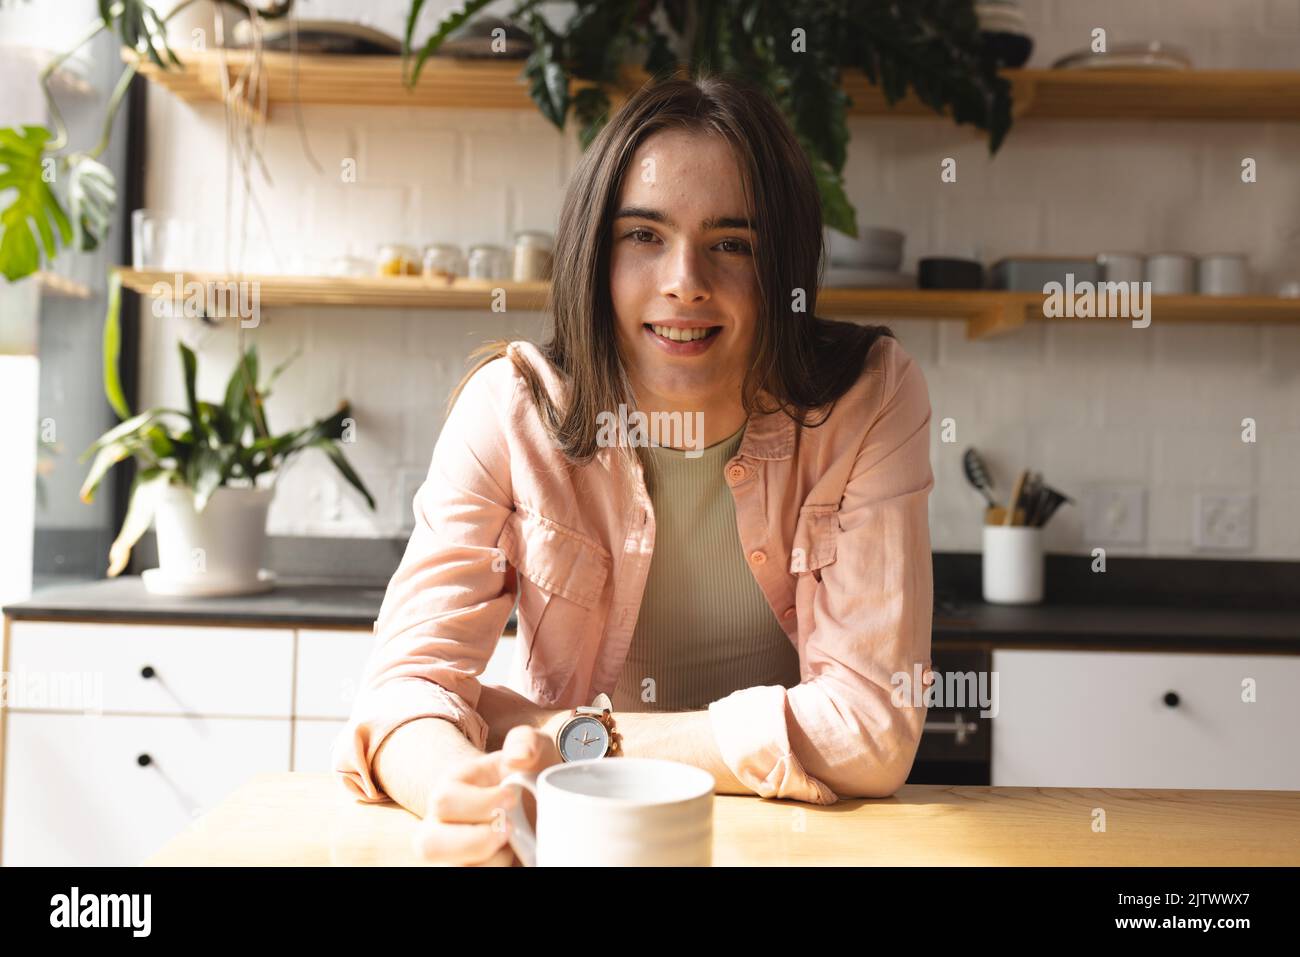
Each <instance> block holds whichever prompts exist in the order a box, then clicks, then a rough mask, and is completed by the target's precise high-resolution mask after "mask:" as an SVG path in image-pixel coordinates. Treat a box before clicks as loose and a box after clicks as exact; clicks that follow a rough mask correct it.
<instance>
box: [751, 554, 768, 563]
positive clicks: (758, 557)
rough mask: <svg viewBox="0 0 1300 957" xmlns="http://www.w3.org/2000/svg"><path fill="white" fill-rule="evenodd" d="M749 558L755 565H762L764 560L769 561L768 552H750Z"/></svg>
mask: <svg viewBox="0 0 1300 957" xmlns="http://www.w3.org/2000/svg"><path fill="white" fill-rule="evenodd" d="M749 560H750V561H751V562H753V563H754V564H755V565H761V564H763V562H765V561H767V554H766V553H765V552H759V551H754V552H750V553H749Z"/></svg>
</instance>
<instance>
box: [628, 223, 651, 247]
mask: <svg viewBox="0 0 1300 957" xmlns="http://www.w3.org/2000/svg"><path fill="white" fill-rule="evenodd" d="M642 236H647V237H649V238H648V239H641V238H640V237H642ZM626 238H628V239H631V240H632V242H633V243H635V244H636V245H637V246H644V245H646V244H648V243H651V242H654V240H655V234H654V233H652V232H650V230H648V229H643V228H640V227H638V228H636V229H633V230H632V231H630V232H629V233H628V234H627V237H626Z"/></svg>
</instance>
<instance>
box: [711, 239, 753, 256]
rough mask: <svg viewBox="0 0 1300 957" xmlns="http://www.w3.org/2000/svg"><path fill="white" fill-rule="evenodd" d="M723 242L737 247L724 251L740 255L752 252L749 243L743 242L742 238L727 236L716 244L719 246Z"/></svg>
mask: <svg viewBox="0 0 1300 957" xmlns="http://www.w3.org/2000/svg"><path fill="white" fill-rule="evenodd" d="M725 243H731V244H733V246H736V247H738V248H734V249H728V250H725V252H729V253H736V254H738V255H742V256H747V255H749V254H750V253H752V252H753V249H751V248H750V246H749V243H747V242H745V241H744V240H743V239H735V238H728V239H724V240H722V242H720V243H718V245H719V246H721V245H723V244H725Z"/></svg>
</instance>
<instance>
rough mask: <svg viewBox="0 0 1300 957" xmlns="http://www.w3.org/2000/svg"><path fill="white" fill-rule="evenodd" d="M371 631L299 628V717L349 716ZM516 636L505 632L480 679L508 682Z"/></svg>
mask: <svg viewBox="0 0 1300 957" xmlns="http://www.w3.org/2000/svg"><path fill="white" fill-rule="evenodd" d="M375 647H376V639H375V636H374V635H373V634H372V633H371V632H369V631H322V630H315V629H310V628H302V629H299V631H298V675H297V682H296V685H295V687H296V691H295V696H294V715H295V716H296V717H299V718H348V717H350V716H351V714H352V702H353V699H355V698H356V695H357V691H358V690H360V688H361V682H362V679H363V678H364V677H365V671H366V663H367V660H368V659H369V657H370V654H371V652H373V651H374V650H375ZM514 651H515V638H514V636H513V635H507V636H503V637H502V638H501V640H500V641H499V642H498V643H497V647H496V650H495V651H494V652H493V653H492V657H491V658H490V659H488V664H487V668H485V669H484V671H483V674H481V675H480V676H479V680H480V681H482V682H485V683H487V684H495V685H505V684H507V679H508V678H509V676H510V663H511V659H512V657H513V656H514Z"/></svg>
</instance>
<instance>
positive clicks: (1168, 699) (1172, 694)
mask: <svg viewBox="0 0 1300 957" xmlns="http://www.w3.org/2000/svg"><path fill="white" fill-rule="evenodd" d="M1165 704H1167V705H1169V707H1171V708H1177V707H1178V692H1176V691H1166V692H1165Z"/></svg>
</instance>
